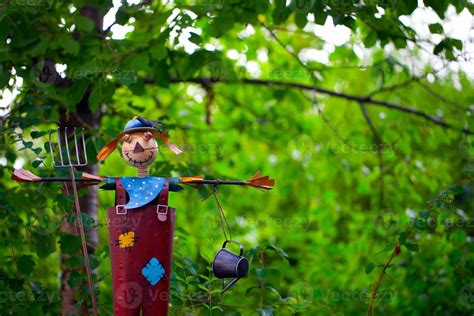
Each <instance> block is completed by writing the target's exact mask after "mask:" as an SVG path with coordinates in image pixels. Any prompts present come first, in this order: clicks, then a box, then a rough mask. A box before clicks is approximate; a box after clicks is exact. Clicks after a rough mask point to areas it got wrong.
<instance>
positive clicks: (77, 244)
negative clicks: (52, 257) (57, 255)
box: [59, 234, 81, 255]
mask: <svg viewBox="0 0 474 316" xmlns="http://www.w3.org/2000/svg"><path fill="white" fill-rule="evenodd" d="M59 243H60V245H61V247H60V248H61V252H62V253H64V254H68V255H73V254H75V253H77V252H78V251H79V250H80V249H81V238H80V237H79V236H74V235H67V234H64V235H62V236H61V239H60V241H59Z"/></svg>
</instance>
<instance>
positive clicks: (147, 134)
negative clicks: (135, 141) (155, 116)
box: [143, 132, 153, 140]
mask: <svg viewBox="0 0 474 316" xmlns="http://www.w3.org/2000/svg"><path fill="white" fill-rule="evenodd" d="M152 137H153V134H152V133H150V132H145V133H143V139H145V140H150V139H151V138H152Z"/></svg>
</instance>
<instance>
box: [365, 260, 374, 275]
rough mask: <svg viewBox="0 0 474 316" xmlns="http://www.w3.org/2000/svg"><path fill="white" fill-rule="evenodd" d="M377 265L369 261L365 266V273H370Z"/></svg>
mask: <svg viewBox="0 0 474 316" xmlns="http://www.w3.org/2000/svg"><path fill="white" fill-rule="evenodd" d="M376 267H377V265H376V264H375V263H373V262H369V263H368V264H367V265H366V266H365V274H367V275H369V274H370V273H371V272H372V271H373V270H374V269H375V268H376Z"/></svg>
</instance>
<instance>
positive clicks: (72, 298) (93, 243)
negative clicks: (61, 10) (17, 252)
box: [60, 6, 103, 315]
mask: <svg viewBox="0 0 474 316" xmlns="http://www.w3.org/2000/svg"><path fill="white" fill-rule="evenodd" d="M80 14H81V15H83V16H87V17H88V18H90V19H92V20H93V21H94V22H95V27H96V31H97V33H100V32H101V30H102V22H103V17H102V16H99V13H98V10H97V9H96V8H94V7H89V6H88V7H84V8H82V9H81V10H80ZM89 95H90V88H88V89H87V91H86V93H85V94H84V96H83V98H82V100H81V101H80V102H79V104H77V106H76V112H75V113H66V112H63V113H61V115H60V118H61V122H60V126H61V127H65V126H67V127H69V128H71V127H84V128H85V129H86V130H89V131H92V132H93V131H94V130H97V129H98V128H99V124H100V113H99V112H98V113H91V111H90V108H89V104H88V99H89ZM87 139H88V133H86V141H87ZM80 170H81V171H85V172H87V173H90V174H98V165H97V164H89V165H87V166H86V167H84V168H81V169H80ZM80 188H81V185H78V189H80ZM67 190H68V191H69V192H70V193H71V192H72V191H71V190H70V188H67ZM79 204H80V207H81V211H82V213H86V214H87V215H89V216H90V217H91V218H93V219H94V224H95V225H97V223H98V222H97V207H98V205H99V203H98V188H97V186H89V187H87V194H86V195H84V196H83V197H80V199H79ZM73 212H74V210H71V214H73ZM61 230H62V231H64V232H67V233H70V234H74V235H76V234H77V223H76V221H74V222H73V223H71V224H69V223H68V222H67V221H65V222H64V223H63V224H62V227H61ZM85 233H86V239H87V248H88V253H90V254H93V253H94V250H95V249H96V248H97V246H98V243H99V235H98V231H97V228H96V227H94V228H92V229H87V230H85ZM69 257H70V256H68V255H64V254H62V255H61V301H62V306H61V315H71V314H75V315H77V314H78V310H77V306H76V304H77V293H76V292H77V289H76V288H71V287H70V286H69V285H68V282H67V281H68V279H69V276H70V274H71V272H72V271H73V270H72V269H71V268H69V267H67V265H66V259H68V258H69ZM95 272H96V271H93V274H95ZM84 273H85V270H84ZM85 301H86V302H87V305H86V304H82V307H81V310H80V313H81V314H87V313H88V311H87V308H88V307H91V300H90V297H87V298H85Z"/></svg>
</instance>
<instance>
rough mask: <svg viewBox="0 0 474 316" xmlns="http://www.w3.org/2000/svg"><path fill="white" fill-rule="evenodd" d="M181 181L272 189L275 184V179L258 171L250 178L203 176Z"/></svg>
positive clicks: (184, 178)
mask: <svg viewBox="0 0 474 316" xmlns="http://www.w3.org/2000/svg"><path fill="white" fill-rule="evenodd" d="M180 182H181V183H184V184H211V185H248V186H251V187H254V188H257V189H262V190H271V189H272V188H273V186H274V185H275V180H274V179H270V178H269V177H268V176H261V175H260V173H259V172H258V171H257V172H256V173H255V175H254V176H253V177H252V179H250V180H245V181H234V180H206V179H204V178H203V177H182V178H180Z"/></svg>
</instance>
